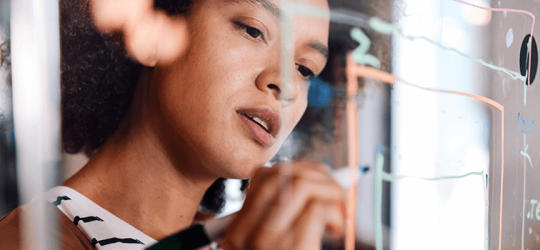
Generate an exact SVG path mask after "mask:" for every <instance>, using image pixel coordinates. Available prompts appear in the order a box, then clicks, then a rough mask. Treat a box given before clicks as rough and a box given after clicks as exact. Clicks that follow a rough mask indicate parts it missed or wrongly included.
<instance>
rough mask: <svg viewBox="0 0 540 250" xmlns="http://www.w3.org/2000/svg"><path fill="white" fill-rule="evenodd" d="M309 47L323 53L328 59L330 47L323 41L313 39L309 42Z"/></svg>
mask: <svg viewBox="0 0 540 250" xmlns="http://www.w3.org/2000/svg"><path fill="white" fill-rule="evenodd" d="M309 47H310V48H312V49H314V50H316V51H317V52H319V53H321V54H322V55H323V56H324V57H326V59H328V47H327V46H326V45H324V44H322V43H321V42H318V41H311V42H309Z"/></svg>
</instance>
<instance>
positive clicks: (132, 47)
mask: <svg viewBox="0 0 540 250" xmlns="http://www.w3.org/2000/svg"><path fill="white" fill-rule="evenodd" d="M124 38H125V44H126V49H127V50H128V52H129V53H130V55H131V56H132V57H133V58H134V59H136V60H137V61H138V62H140V63H141V64H143V65H145V66H148V67H153V66H155V65H156V64H166V63H170V62H172V61H174V59H176V58H178V57H180V56H181V55H182V54H183V52H185V50H186V48H187V45H188V44H187V41H188V30H187V22H186V21H185V20H184V19H183V18H182V17H170V16H168V15H167V14H166V13H165V12H164V11H153V12H151V13H148V14H147V15H145V16H143V17H141V19H140V20H139V21H137V22H136V23H128V24H127V25H126V27H125V29H124Z"/></svg>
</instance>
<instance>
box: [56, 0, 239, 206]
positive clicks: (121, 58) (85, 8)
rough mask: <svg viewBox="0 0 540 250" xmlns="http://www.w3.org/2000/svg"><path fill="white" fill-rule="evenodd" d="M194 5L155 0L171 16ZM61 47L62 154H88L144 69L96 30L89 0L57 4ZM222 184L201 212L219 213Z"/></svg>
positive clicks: (126, 103) (107, 132) (126, 104)
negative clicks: (63, 152) (58, 5)
mask: <svg viewBox="0 0 540 250" xmlns="http://www.w3.org/2000/svg"><path fill="white" fill-rule="evenodd" d="M192 5H193V0H155V7H156V8H158V9H162V10H164V11H166V12H167V13H168V14H170V15H179V14H185V13H187V12H188V11H189V10H190V8H191V7H192ZM60 42H61V44H60V46H61V60H60V62H61V66H60V68H61V91H62V100H61V109H62V143H63V144H62V145H63V149H64V150H65V151H66V152H68V153H78V152H85V153H86V154H87V155H91V154H92V153H93V152H94V151H95V150H97V149H99V148H100V147H101V146H102V145H103V143H104V142H105V141H106V140H107V139H108V138H109V137H110V136H111V135H112V134H113V133H114V132H115V131H116V130H117V129H118V127H119V126H120V123H121V122H122V120H123V119H124V118H125V116H126V114H127V113H128V111H129V109H130V107H131V103H132V101H133V96H134V94H135V89H136V87H137V82H138V79H139V77H140V74H141V70H142V67H143V66H142V65H140V64H139V63H137V62H136V61H133V60H132V59H131V58H130V57H129V56H128V54H127V52H126V50H125V49H124V44H123V43H122V36H121V34H102V33H100V32H99V31H98V30H97V29H96V27H95V26H94V23H93V20H92V18H91V15H90V12H89V1H88V0H63V1H60ZM224 182H225V179H222V178H220V179H218V180H217V181H216V182H214V183H213V184H212V186H211V187H210V188H209V189H208V190H207V191H206V193H205V195H204V197H203V200H202V202H201V208H202V210H203V211H205V212H207V213H210V214H216V213H219V212H220V211H221V210H222V208H223V206H224V200H225V199H224ZM245 183H247V182H244V185H243V189H245V186H246V185H245Z"/></svg>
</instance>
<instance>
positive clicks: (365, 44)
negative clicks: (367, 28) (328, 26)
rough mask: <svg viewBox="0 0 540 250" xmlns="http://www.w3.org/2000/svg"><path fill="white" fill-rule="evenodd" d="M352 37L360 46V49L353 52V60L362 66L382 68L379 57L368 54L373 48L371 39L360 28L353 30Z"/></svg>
mask: <svg viewBox="0 0 540 250" xmlns="http://www.w3.org/2000/svg"><path fill="white" fill-rule="evenodd" d="M351 37H352V38H353V39H354V40H356V41H357V42H358V43H359V44H360V45H359V46H358V48H356V49H355V50H354V51H353V52H352V57H353V60H354V61H355V62H356V63H358V64H361V65H370V66H372V67H374V68H380V67H381V61H379V59H377V57H375V56H373V55H370V54H368V53H367V52H368V50H369V47H370V46H371V40H370V39H369V37H368V36H367V35H366V34H365V33H364V32H363V31H362V30H361V29H359V28H353V29H352V30H351Z"/></svg>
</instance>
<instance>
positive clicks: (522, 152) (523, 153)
mask: <svg viewBox="0 0 540 250" xmlns="http://www.w3.org/2000/svg"><path fill="white" fill-rule="evenodd" d="M528 148H529V144H527V146H525V151H523V150H521V152H520V153H521V155H523V156H525V158H527V160H529V163H530V164H531V167H533V164H532V161H531V156H530V155H529V153H527V149H528Z"/></svg>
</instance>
